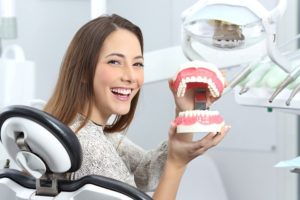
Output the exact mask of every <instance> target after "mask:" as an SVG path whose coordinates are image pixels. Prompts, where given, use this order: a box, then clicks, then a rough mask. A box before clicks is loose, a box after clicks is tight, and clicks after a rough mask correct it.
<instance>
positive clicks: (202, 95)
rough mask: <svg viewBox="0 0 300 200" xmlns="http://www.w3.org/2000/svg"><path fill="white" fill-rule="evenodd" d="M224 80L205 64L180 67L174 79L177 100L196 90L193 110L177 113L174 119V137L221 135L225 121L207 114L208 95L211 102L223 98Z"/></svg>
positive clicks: (218, 116) (210, 113) (195, 62)
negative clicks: (196, 134)
mask: <svg viewBox="0 0 300 200" xmlns="http://www.w3.org/2000/svg"><path fill="white" fill-rule="evenodd" d="M224 84H225V80H224V77H223V74H222V73H221V72H220V71H219V69H218V68H217V67H216V66H215V65H213V64H211V63H207V62H200V61H192V62H188V63H185V64H183V65H182V66H181V67H180V69H179V71H178V72H177V74H176V75H175V77H174V78H173V87H174V89H175V91H176V92H177V96H178V97H183V96H184V95H185V93H186V91H187V90H189V89H195V91H196V94H195V107H196V110H188V111H183V112H180V113H179V116H177V118H176V119H175V123H176V124H177V133H194V132H220V131H221V128H222V126H223V125H224V119H223V117H222V116H221V115H220V114H219V112H218V111H209V110H207V105H206V104H207V94H208V93H210V95H211V96H213V97H214V98H218V97H220V96H221V95H222V92H223V90H224Z"/></svg>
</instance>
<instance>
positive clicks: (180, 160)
mask: <svg viewBox="0 0 300 200" xmlns="http://www.w3.org/2000/svg"><path fill="white" fill-rule="evenodd" d="M229 129H230V126H227V125H225V126H223V128H222V130H221V132H219V133H208V134H207V135H206V136H205V137H203V138H202V139H200V140H197V141H192V133H180V134H178V133H176V124H175V123H174V122H172V123H171V127H170V129H169V146H168V148H169V149H168V162H169V163H172V165H173V166H174V167H175V166H176V167H177V169H183V168H185V166H186V165H187V164H188V163H189V162H190V161H191V160H193V159H194V158H196V157H198V156H199V155H202V154H203V153H204V152H206V151H207V150H208V149H210V148H212V147H214V146H216V145H217V144H219V143H220V142H221V140H222V139H223V138H224V136H225V135H226V133H227V132H228V130H229Z"/></svg>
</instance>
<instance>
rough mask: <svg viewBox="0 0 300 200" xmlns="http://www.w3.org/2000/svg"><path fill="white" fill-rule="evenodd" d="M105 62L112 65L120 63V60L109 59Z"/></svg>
mask: <svg viewBox="0 0 300 200" xmlns="http://www.w3.org/2000/svg"><path fill="white" fill-rule="evenodd" d="M107 63H108V64H112V65H117V64H120V62H119V61H117V60H110V61H108V62H107Z"/></svg>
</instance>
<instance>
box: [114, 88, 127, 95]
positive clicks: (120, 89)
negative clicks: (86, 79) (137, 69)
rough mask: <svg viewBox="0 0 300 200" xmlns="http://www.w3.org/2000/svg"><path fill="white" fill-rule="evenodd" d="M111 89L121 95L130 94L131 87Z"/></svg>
mask: <svg viewBox="0 0 300 200" xmlns="http://www.w3.org/2000/svg"><path fill="white" fill-rule="evenodd" d="M111 91H113V92H115V93H119V94H123V95H129V94H131V89H126V88H113V89H111Z"/></svg>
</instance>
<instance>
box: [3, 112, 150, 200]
mask: <svg viewBox="0 0 300 200" xmlns="http://www.w3.org/2000/svg"><path fill="white" fill-rule="evenodd" d="M0 133H1V134H0V140H1V143H2V144H3V146H4V147H5V149H6V150H7V153H8V154H9V156H10V159H12V160H13V161H14V162H15V163H16V164H17V165H18V166H19V167H20V168H21V170H18V169H1V170H0V191H1V199H7V200H8V199H15V200H30V199H35V200H43V199H57V200H71V199H76V200H83V199H106V200H151V197H149V196H148V195H147V194H145V193H143V192H141V191H139V190H138V189H136V188H135V187H133V186H130V185H128V184H125V183H123V182H120V181H117V180H114V179H111V178H107V177H103V176H98V175H90V176H85V177H82V178H81V179H78V180H69V178H68V177H69V175H70V174H69V173H71V172H74V171H76V170H78V168H79V167H80V165H81V161H82V152H81V146H80V143H79V141H78V139H77V137H76V135H75V134H74V133H73V131H72V130H71V129H70V128H69V127H67V126H66V125H64V124H63V123H61V122H60V121H58V120H57V119H55V118H54V117H52V116H51V115H49V114H47V113H45V112H43V111H41V110H38V109H35V108H32V107H28V106H10V107H6V108H5V109H4V110H2V112H1V113H0Z"/></svg>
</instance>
